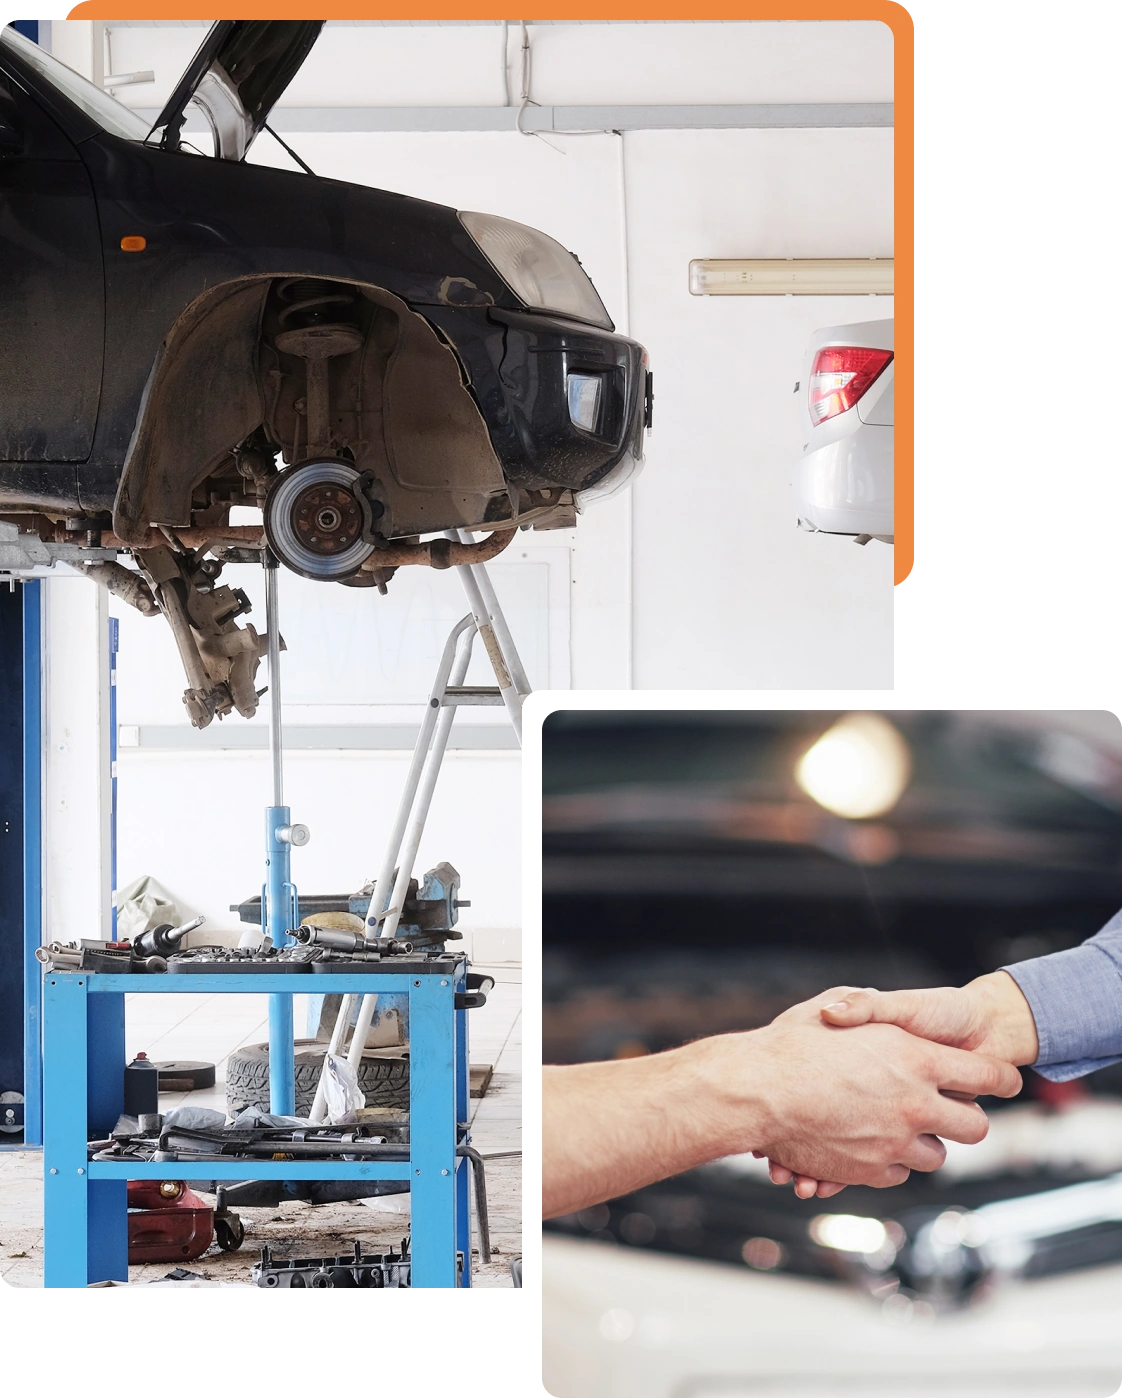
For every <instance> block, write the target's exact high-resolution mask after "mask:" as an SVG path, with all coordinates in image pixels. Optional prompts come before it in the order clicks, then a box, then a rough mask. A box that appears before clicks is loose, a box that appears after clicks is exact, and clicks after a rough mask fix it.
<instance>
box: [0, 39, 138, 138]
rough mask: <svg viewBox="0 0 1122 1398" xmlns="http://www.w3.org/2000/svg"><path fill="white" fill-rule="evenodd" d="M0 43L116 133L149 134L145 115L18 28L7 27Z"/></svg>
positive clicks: (118, 134)
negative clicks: (90, 79)
mask: <svg viewBox="0 0 1122 1398" xmlns="http://www.w3.org/2000/svg"><path fill="white" fill-rule="evenodd" d="M0 44H3V45H4V46H5V47H6V48H9V49H12V50H13V52H15V53H18V54H19V56H20V58H22V59H23V61H24V62H25V63H26V64H27V65H28V67H29V68H34V69H35V71H36V72H37V73H41V74H42V76H43V77H44V78H46V80H47V81H48V82H49V83H50V84H51V86H52V87H57V88H58V90H59V91H60V92H61V93H62V94H63V96H64V97H66V98H68V99H69V100H70V101H71V102H73V103H74V105H75V106H76V107H81V109H82V111H84V112H85V113H86V115H87V116H89V117H92V118H93V120H94V121H96V122H97V124H98V125H99V126H100V127H102V128H104V130H106V131H108V132H110V133H111V134H112V135H114V136H124V137H125V139H126V140H129V141H143V140H144V139H145V137H146V136H147V135H148V131H149V126H148V123H147V122H146V121H145V120H144V119H143V118H142V117H139V116H137V114H136V113H135V112H132V111H130V110H129V109H128V107H126V106H123V105H122V104H121V103H120V102H118V101H117V100H116V98H113V97H110V95H109V94H108V92H103V91H102V90H101V88H99V87H95V86H94V85H93V83H91V82H88V81H87V80H86V79H85V78H83V77H81V76H80V75H79V74H78V73H75V72H74V70H73V68H68V67H67V66H66V64H65V63H60V62H59V61H58V59H57V58H52V57H51V55H50V54H49V53H47V52H46V51H45V50H43V49H41V48H40V47H39V45H38V44H33V43H32V42H31V40H30V39H25V38H24V37H23V35H22V34H20V33H19V32H18V31H17V30H15V29H12V28H10V27H9V28H6V29H4V30H3V32H2V33H0Z"/></svg>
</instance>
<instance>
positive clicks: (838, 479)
mask: <svg viewBox="0 0 1122 1398" xmlns="http://www.w3.org/2000/svg"><path fill="white" fill-rule="evenodd" d="M892 330H893V322H892V321H891V320H870V321H863V322H860V323H858V324H856V325H834V326H830V327H828V328H827V329H825V330H818V331H816V332H815V334H814V336H813V337H812V339H811V342H810V346H809V348H808V350H807V355H806V360H805V362H804V364H803V376H802V378H801V380H800V381H799V387H798V392H799V396H800V403H801V406H800V409H799V412H800V422H801V424H802V426H803V430H804V433H805V438H806V440H805V442H804V446H803V456H802V460H801V461H800V462H799V464H798V466H797V467H796V468H795V479H794V484H795V496H796V501H797V508H798V518H799V528H800V529H809V530H813V531H819V532H821V533H824V534H852V535H855V536H857V538H858V539H859V541H860V542H861V543H867V542H868V540H869V539H870V538H874V539H882V540H883V541H884V542H885V543H891V542H892V538H893V475H892V472H893V422H892V406H893V393H892V390H893V381H894V375H893V368H894V364H893V357H892V350H893V340H892Z"/></svg>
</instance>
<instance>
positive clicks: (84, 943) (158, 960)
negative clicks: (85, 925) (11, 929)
mask: <svg viewBox="0 0 1122 1398" xmlns="http://www.w3.org/2000/svg"><path fill="white" fill-rule="evenodd" d="M205 921H206V919H205V918H204V917H196V918H194V919H192V921H190V922H185V923H183V924H182V925H181V926H179V927H172V926H171V925H170V924H167V923H165V924H163V925H161V926H160V927H153V928H151V929H150V930H148V931H147V932H142V933H141V934H140V935H139V936H138V937H135V938H134V939H133V940H132V941H131V942H130V941H128V940H124V941H119V942H101V941H98V940H96V939H93V938H88V937H86V938H83V939H82V940H81V941H78V942H47V943H46V944H45V945H44V946H41V947H38V948H37V949H36V952H35V959H36V960H37V961H40V962H42V963H43V965H44V966H45V967H46V968H47V970H48V971H102V972H105V973H107V974H108V975H118V976H119V975H128V974H131V975H136V974H149V975H150V974H153V973H159V972H163V971H166V970H167V968H168V963H167V958H168V957H169V956H170V955H171V954H172V953H173V952H174V951H175V950H176V948H177V947H178V946H179V944H180V943H181V942H182V941H183V939H184V937H186V936H187V934H188V932H193V931H194V930H195V928H196V927H201V926H202V924H203V923H204V922H205Z"/></svg>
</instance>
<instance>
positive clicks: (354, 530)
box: [264, 460, 374, 582]
mask: <svg viewBox="0 0 1122 1398" xmlns="http://www.w3.org/2000/svg"><path fill="white" fill-rule="evenodd" d="M359 475H360V472H358V471H357V470H356V469H355V467H354V466H352V465H351V464H350V463H349V462H347V461H335V460H332V461H308V462H305V463H303V464H302V465H300V466H290V467H289V468H288V470H287V471H282V472H281V473H280V475H279V476H278V477H277V478H276V480H275V481H274V482H273V484H272V486H271V487H270V489H269V493H268V495H267V496H266V498H265V510H264V517H265V536H266V538H267V539H268V541H269V547H270V548H271V549H272V550H273V552H274V553H275V554H276V556H277V557H278V558H279V559H280V561H281V562H282V563H283V564H284V565H285V567H286V568H291V569H292V571H293V572H294V573H299V574H300V576H301V577H304V578H316V579H319V580H320V581H322V582H337V581H340V580H341V579H343V578H350V577H354V575H355V574H356V573H357V572H358V571H359V569H360V568H361V567H362V564H363V563H364V562H365V561H366V559H368V558H369V557H370V555H371V554H372V553H373V552H374V546H373V545H372V544H368V543H366V542H365V541H364V539H363V537H362V521H363V515H362V506H361V504H360V503H359V500H358V497H357V495H356V494H355V482H356V481H357V480H358V478H359Z"/></svg>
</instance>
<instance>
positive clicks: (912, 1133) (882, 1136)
mask: <svg viewBox="0 0 1122 1398" xmlns="http://www.w3.org/2000/svg"><path fill="white" fill-rule="evenodd" d="M827 1036H828V1037H827ZM751 1037H752V1038H755V1039H758V1040H759V1041H760V1042H759V1045H758V1047H759V1048H761V1049H763V1051H764V1054H765V1057H766V1058H767V1059H768V1060H770V1063H771V1070H770V1072H769V1073H768V1074H767V1076H768V1077H770V1079H771V1082H770V1091H769V1092H768V1094H767V1096H768V1098H769V1104H770V1107H771V1109H772V1118H773V1120H772V1121H771V1122H770V1123H769V1128H768V1137H769V1139H768V1140H767V1141H766V1142H764V1143H762V1144H753V1145H752V1147H751V1149H752V1153H753V1154H754V1155H756V1156H757V1157H760V1158H764V1157H766V1158H767V1160H768V1163H769V1170H770V1174H771V1178H772V1180H773V1181H774V1182H775V1183H776V1184H783V1185H785V1184H790V1183H792V1182H793V1183H794V1188H795V1193H796V1194H797V1195H799V1197H800V1198H803V1199H810V1198H812V1197H814V1196H815V1195H817V1197H819V1198H821V1199H825V1198H829V1196H830V1195H832V1194H836V1193H837V1192H838V1191H839V1190H841V1189H844V1188H845V1186H846V1185H847V1184H864V1185H872V1186H874V1187H877V1188H882V1187H885V1186H888V1185H894V1184H900V1183H902V1182H903V1181H904V1180H906V1179H907V1177H908V1174H909V1172H910V1171H911V1170H936V1169H938V1168H939V1166H940V1165H942V1163H943V1161H944V1160H945V1158H946V1149H945V1147H944V1146H943V1142H942V1140H941V1139H940V1137H946V1138H948V1139H949V1140H952V1141H960V1142H963V1143H965V1144H970V1145H973V1144H975V1143H976V1142H978V1141H980V1140H982V1139H983V1137H984V1136H985V1134H986V1131H987V1129H988V1122H987V1119H986V1115H985V1113H984V1112H983V1111H982V1109H981V1107H979V1106H978V1105H977V1103H976V1101H975V1100H974V1099H975V1098H976V1097H979V1096H983V1095H990V1096H997V1097H1013V1096H1015V1095H1016V1094H1017V1092H1018V1091H1019V1090H1020V1087H1021V1075H1020V1074H1019V1073H1018V1072H1017V1070H1016V1067H1015V1066H1014V1065H1018V1064H1019V1065H1024V1064H1027V1063H1032V1062H1034V1061H1035V1060H1036V1057H1037V1052H1038V1047H1037V1036H1036V1026H1035V1023H1034V1021H1033V1016H1032V1011H1031V1009H1030V1008H1029V1004H1028V1001H1027V1000H1026V999H1025V997H1024V995H1023V994H1022V992H1021V989H1020V987H1019V986H1018V985H1017V982H1016V981H1015V980H1014V979H1013V978H1012V976H1010V975H1008V974H1007V973H1006V972H1004V971H997V972H995V973H993V974H992V975H988V976H982V977H980V978H979V979H978V980H975V981H972V982H971V983H970V984H969V985H966V986H963V987H962V988H961V989H950V988H947V989H938V990H896V991H877V990H857V989H853V988H852V987H846V986H841V987H836V988H835V989H833V990H828V991H825V992H823V994H821V995H818V996H816V997H815V998H814V999H813V1000H808V1001H806V1002H805V1003H803V1004H800V1005H795V1006H793V1007H792V1008H791V1009H789V1010H787V1011H785V1013H783V1014H781V1015H780V1016H779V1017H778V1018H777V1019H775V1020H774V1021H773V1022H772V1023H771V1024H770V1025H768V1026H767V1027H766V1028H764V1029H761V1030H757V1031H755V1033H754V1034H753V1035H752V1036H751ZM703 1042H704V1041H703ZM709 1043H711V1044H712V1045H713V1046H714V1048H716V1047H717V1046H718V1045H720V1044H721V1040H720V1039H713V1040H710V1041H709ZM696 1047H698V1048H700V1047H701V1045H700V1044H699V1045H697V1046H696ZM784 1065H786V1068H787V1069H788V1070H789V1071H785V1070H784ZM761 1066H762V1065H761ZM803 1074H806V1075H807V1078H808V1079H809V1081H810V1083H812V1084H813V1086H811V1087H810V1090H808V1085H807V1084H806V1083H804V1082H801V1081H800V1079H801V1078H802V1077H803Z"/></svg>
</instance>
